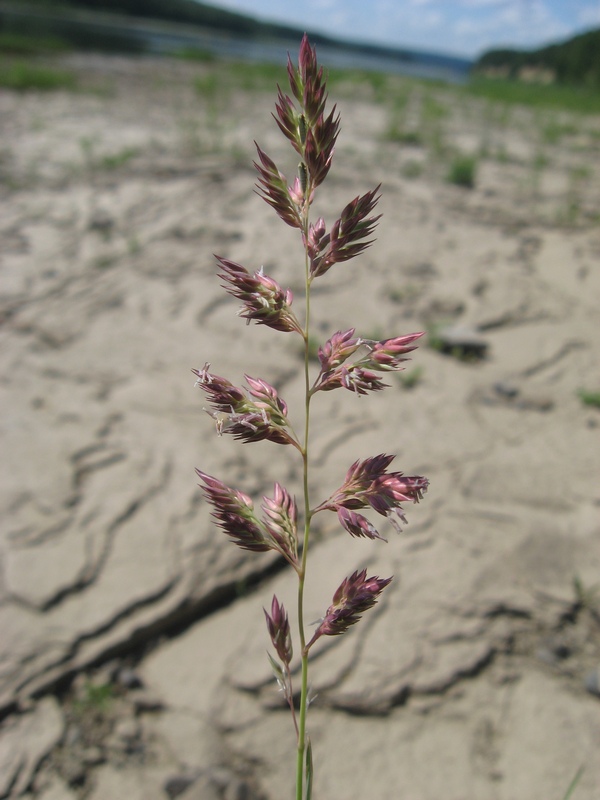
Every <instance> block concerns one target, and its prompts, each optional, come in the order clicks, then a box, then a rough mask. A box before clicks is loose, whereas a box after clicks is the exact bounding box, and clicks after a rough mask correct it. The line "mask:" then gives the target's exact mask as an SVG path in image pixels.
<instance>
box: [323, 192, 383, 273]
mask: <svg viewBox="0 0 600 800" xmlns="http://www.w3.org/2000/svg"><path fill="white" fill-rule="evenodd" d="M379 189H380V186H377V187H375V189H373V190H372V191H370V192H367V193H366V194H364V195H362V196H360V197H355V198H354V200H352V202H350V203H348V205H347V206H346V207H345V208H344V210H343V211H342V213H341V215H340V217H339V219H337V220H336V221H335V222H334V223H333V226H332V228H331V231H330V232H329V234H326V233H325V228H324V223H323V222H322V221H321V220H319V225H318V227H317V228H312V229H311V231H310V233H309V237H308V242H307V247H308V252H309V256H310V274H311V277H312V278H317V277H318V276H320V275H324V274H325V273H326V272H327V271H328V270H329V269H330V268H331V267H332V266H333V265H334V264H337V263H339V262H342V261H349V260H350V259H351V258H355V257H356V256H357V255H360V253H362V252H363V250H366V249H367V247H370V245H371V244H373V240H372V239H371V240H367V241H364V240H365V239H366V238H367V237H368V236H370V235H371V234H372V233H373V231H374V230H375V227H376V226H377V222H378V221H379V219H381V214H379V215H378V216H375V217H369V216H368V215H369V214H370V213H371V212H372V211H373V209H374V208H375V206H376V205H377V202H378V201H379V195H378V194H377V192H378V191H379Z"/></svg>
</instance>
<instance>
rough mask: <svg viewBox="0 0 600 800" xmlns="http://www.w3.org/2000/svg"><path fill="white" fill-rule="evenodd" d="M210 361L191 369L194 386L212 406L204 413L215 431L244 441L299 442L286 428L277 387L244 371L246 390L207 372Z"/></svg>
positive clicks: (286, 422)
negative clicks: (211, 418) (214, 427)
mask: <svg viewBox="0 0 600 800" xmlns="http://www.w3.org/2000/svg"><path fill="white" fill-rule="evenodd" d="M209 369H210V364H208V363H207V364H205V365H204V367H203V368H202V369H201V370H197V369H193V370H192V372H193V373H194V374H195V375H196V376H197V380H196V386H198V387H200V389H202V390H203V391H204V392H205V394H206V396H207V397H208V400H209V402H210V403H211V405H212V410H207V413H208V414H209V415H210V416H211V417H213V419H214V420H215V421H216V423H217V433H218V434H219V436H220V435H221V434H223V433H230V434H231V435H232V436H234V438H236V439H240V440H241V441H243V442H260V441H262V440H263V439H267V440H268V441H270V442H276V443H277V444H292V445H294V446H295V447H298V442H297V441H296V439H295V438H294V437H293V436H292V434H291V433H290V432H289V431H288V430H287V429H288V427H289V426H288V420H287V405H286V404H285V402H284V401H283V400H282V399H281V398H280V397H279V395H278V394H277V390H276V389H275V388H274V387H273V386H271V385H270V384H268V383H267V382H266V381H263V380H261V379H259V378H251V377H250V376H249V375H246V376H245V377H246V381H247V383H248V386H249V387H250V390H249V394H250V395H251V396H252V397H253V398H255V399H251V398H250V397H248V396H247V394H246V392H245V391H243V390H242V389H240V388H238V387H237V386H234V385H233V384H232V383H230V382H229V381H228V380H227V379H226V378H221V377H220V376H219V375H213V374H211V373H210V372H209Z"/></svg>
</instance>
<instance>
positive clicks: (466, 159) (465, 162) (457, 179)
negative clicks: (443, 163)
mask: <svg viewBox="0 0 600 800" xmlns="http://www.w3.org/2000/svg"><path fill="white" fill-rule="evenodd" d="M476 173H477V159H476V158H475V156H467V155H457V156H455V157H454V159H453V161H452V162H451V164H450V167H449V169H448V174H447V175H446V180H447V181H448V183H453V184H454V185H455V186H464V187H465V188H466V189H472V188H473V187H474V186H475V176H476Z"/></svg>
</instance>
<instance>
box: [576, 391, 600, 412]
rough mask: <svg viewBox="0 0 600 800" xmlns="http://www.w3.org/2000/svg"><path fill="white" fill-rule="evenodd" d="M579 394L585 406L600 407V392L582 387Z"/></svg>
mask: <svg viewBox="0 0 600 800" xmlns="http://www.w3.org/2000/svg"><path fill="white" fill-rule="evenodd" d="M577 395H578V397H579V399H580V400H581V402H582V403H583V405H584V406H591V407H592V408H600V392H593V391H589V390H588V389H580V390H579V391H578V392H577Z"/></svg>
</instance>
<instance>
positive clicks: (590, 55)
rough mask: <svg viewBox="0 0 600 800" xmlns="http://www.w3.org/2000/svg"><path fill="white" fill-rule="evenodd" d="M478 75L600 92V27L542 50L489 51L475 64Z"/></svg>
mask: <svg viewBox="0 0 600 800" xmlns="http://www.w3.org/2000/svg"><path fill="white" fill-rule="evenodd" d="M475 71H476V72H477V73H487V74H490V73H493V72H495V73H496V74H502V75H503V76H505V77H507V78H513V79H514V78H522V77H524V74H525V73H527V72H528V73H529V76H530V79H531V80H534V79H536V77H537V79H538V82H545V81H548V80H550V81H554V82H556V83H558V84H563V85H571V86H587V87H589V88H591V89H595V90H596V91H598V90H600V28H598V29H597V30H593V31H588V32H587V33H582V34H580V35H579V36H574V37H573V38H572V39H569V40H568V41H566V42H561V43H559V44H552V45H549V46H548V47H542V48H540V49H539V50H529V51H521V50H490V51H489V52H487V53H484V55H483V56H481V58H480V59H479V60H478V61H477V63H476V64H475Z"/></svg>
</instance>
